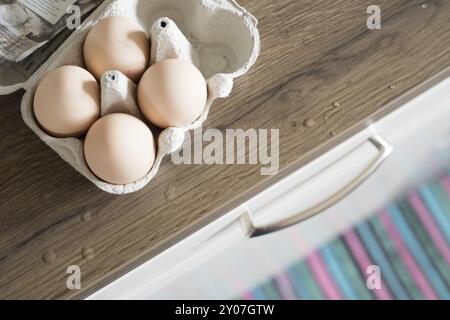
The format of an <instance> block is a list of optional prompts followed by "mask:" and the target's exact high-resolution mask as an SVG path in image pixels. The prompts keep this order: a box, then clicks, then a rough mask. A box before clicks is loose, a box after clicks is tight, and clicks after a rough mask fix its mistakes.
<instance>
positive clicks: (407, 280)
mask: <svg viewBox="0 0 450 320" xmlns="http://www.w3.org/2000/svg"><path fill="white" fill-rule="evenodd" d="M370 223H371V225H372V227H373V229H374V230H375V234H376V235H377V237H378V239H379V240H380V242H381V245H382V246H383V249H384V251H385V252H386V254H387V256H388V258H389V261H390V262H391V264H392V267H393V268H394V270H395V273H396V274H397V275H398V277H399V278H400V281H401V282H402V283H403V286H404V287H405V288H406V291H408V294H409V295H410V296H411V297H412V299H414V300H423V299H424V296H423V294H422V292H421V291H420V289H419V287H418V286H417V284H416V282H415V281H414V279H413V278H412V277H411V274H410V273H409V271H408V269H407V268H406V266H405V264H404V263H403V260H402V259H401V257H400V256H399V254H398V252H397V249H396V247H395V245H394V243H393V242H392V241H391V240H390V239H389V235H388V234H387V233H386V231H385V230H384V227H383V226H382V224H381V222H380V220H379V218H378V217H374V218H373V219H371V222H370Z"/></svg>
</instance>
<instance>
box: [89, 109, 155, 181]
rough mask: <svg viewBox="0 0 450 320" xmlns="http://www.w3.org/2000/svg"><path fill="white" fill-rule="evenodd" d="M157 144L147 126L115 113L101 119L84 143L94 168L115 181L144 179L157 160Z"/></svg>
mask: <svg viewBox="0 0 450 320" xmlns="http://www.w3.org/2000/svg"><path fill="white" fill-rule="evenodd" d="M155 154H156V146H155V140H154V137H153V134H152V132H151V131H150V129H149V128H148V127H147V125H146V124H145V123H144V122H142V121H141V120H139V119H138V118H135V117H133V116H130V115H127V114H123V113H114V114H110V115H107V116H105V117H103V118H101V119H100V120H98V121H97V122H96V123H94V125H93V126H92V127H91V129H90V130H89V132H88V134H87V135H86V139H85V142H84V155H85V159H86V162H87V164H88V166H89V168H90V169H91V171H92V172H93V173H94V174H95V175H96V176H97V177H98V178H100V179H102V180H104V181H106V182H109V183H111V184H117V185H122V184H128V183H132V182H136V181H138V180H140V179H142V178H143V177H144V176H145V175H146V174H147V173H148V172H149V171H150V170H151V168H152V166H153V164H154V162H155Z"/></svg>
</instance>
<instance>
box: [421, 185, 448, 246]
mask: <svg viewBox="0 0 450 320" xmlns="http://www.w3.org/2000/svg"><path fill="white" fill-rule="evenodd" d="M420 195H421V196H422V198H423V200H424V201H425V203H426V205H427V207H428V209H430V211H431V214H432V215H433V217H434V219H435V220H436V222H437V224H438V226H439V228H440V230H441V233H442V235H443V236H444V237H445V239H446V240H447V243H449V244H450V218H449V217H448V216H447V215H446V214H445V212H444V210H443V209H442V207H441V206H440V205H439V203H438V201H437V200H436V198H435V196H434V194H433V192H432V191H431V189H430V188H429V187H428V186H423V187H421V188H420Z"/></svg>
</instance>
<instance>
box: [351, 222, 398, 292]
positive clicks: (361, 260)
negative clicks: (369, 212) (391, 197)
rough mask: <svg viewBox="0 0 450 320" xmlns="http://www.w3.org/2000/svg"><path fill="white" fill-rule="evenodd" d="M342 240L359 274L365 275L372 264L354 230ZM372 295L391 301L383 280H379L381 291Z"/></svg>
mask: <svg viewBox="0 0 450 320" xmlns="http://www.w3.org/2000/svg"><path fill="white" fill-rule="evenodd" d="M344 238H345V241H346V242H347V244H348V246H349V247H350V250H351V251H352V253H353V256H354V257H355V259H356V261H357V263H358V265H359V268H360V269H361V272H362V273H363V274H364V275H365V274H366V271H367V268H368V267H369V266H371V265H373V263H372V262H371V261H370V258H369V256H368V255H367V253H366V251H365V250H364V247H363V246H362V244H361V242H360V241H359V239H358V236H357V235H356V233H355V231H354V230H350V231H349V232H347V233H346V234H345V235H344ZM373 293H374V294H375V296H376V297H377V299H379V300H392V296H391V294H390V292H389V290H388V289H387V286H386V284H385V283H384V281H383V280H381V289H379V290H373Z"/></svg>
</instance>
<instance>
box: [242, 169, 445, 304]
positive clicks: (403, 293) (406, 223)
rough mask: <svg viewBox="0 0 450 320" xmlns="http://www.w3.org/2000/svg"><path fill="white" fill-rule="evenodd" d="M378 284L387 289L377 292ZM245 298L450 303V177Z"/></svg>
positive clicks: (398, 203)
mask: <svg viewBox="0 0 450 320" xmlns="http://www.w3.org/2000/svg"><path fill="white" fill-rule="evenodd" d="M373 266H376V267H377V268H379V269H378V270H380V276H379V277H378V278H377V274H375V275H374V273H372V272H373V269H371V268H373ZM377 279H378V280H379V281H378V284H379V286H375V287H372V286H369V282H370V283H372V281H374V280H375V281H377ZM375 283H376V282H375ZM369 287H371V289H369ZM243 298H244V299H257V300H258V299H261V300H270V299H286V300H294V299H308V300H321V299H335V300H340V299H346V300H356V299H364V300H368V299H380V300H390V299H398V300H408V299H415V300H418V299H430V300H435V299H445V300H450V173H446V174H443V175H442V176H441V177H440V178H439V179H437V180H434V181H431V182H429V183H427V184H424V185H423V186H421V187H419V188H418V189H417V190H416V191H414V192H410V193H408V194H406V195H404V196H403V197H401V198H399V199H398V200H397V201H395V202H393V203H391V204H389V205H387V206H386V208H384V209H383V210H381V211H380V212H379V213H377V214H376V215H374V216H373V217H372V218H370V219H368V220H366V221H364V222H362V223H360V224H359V225H357V226H356V227H354V228H353V229H352V230H348V232H346V233H344V234H342V235H340V236H339V238H337V239H335V240H333V241H331V242H329V243H327V244H326V245H324V246H323V247H321V248H319V249H318V250H317V251H315V252H312V253H311V254H310V255H309V256H308V257H307V258H306V259H303V260H301V261H298V262H297V263H295V264H294V265H292V266H291V267H290V268H288V270H286V271H284V272H283V273H281V274H278V275H276V276H275V277H274V278H272V279H270V280H268V281H267V282H265V283H263V284H262V285H261V286H259V287H257V288H255V289H253V290H251V291H249V292H246V293H245V294H244V295H243Z"/></svg>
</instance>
